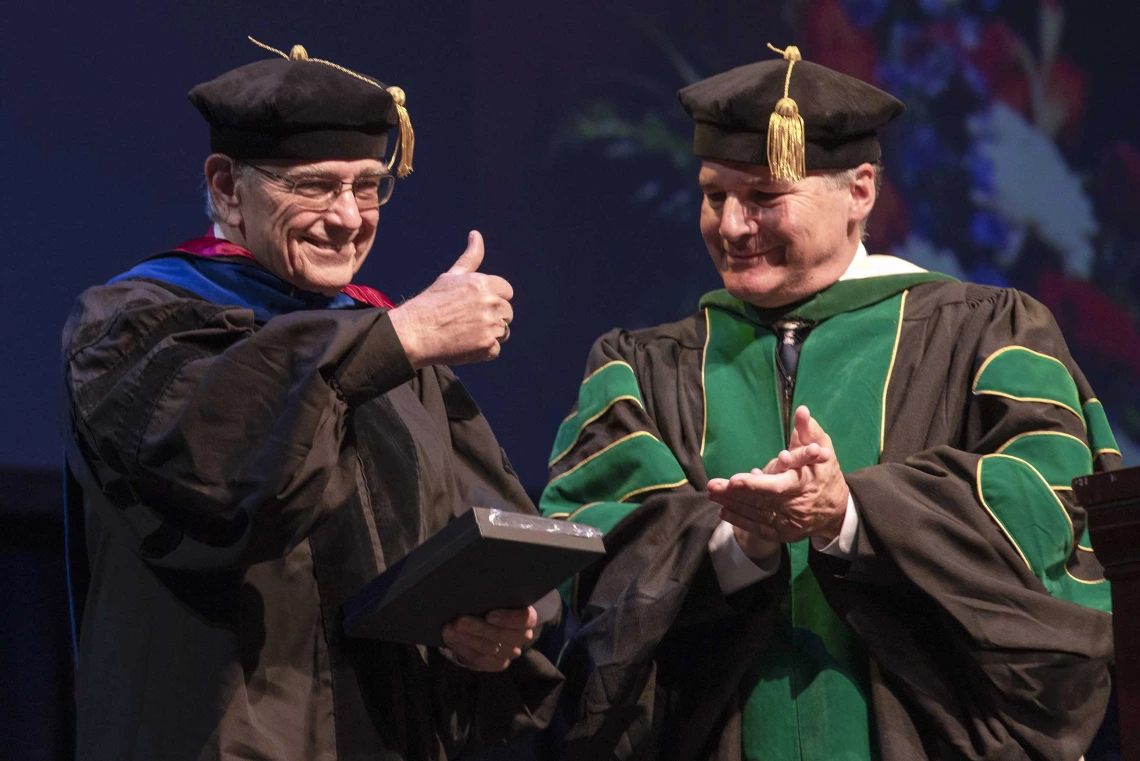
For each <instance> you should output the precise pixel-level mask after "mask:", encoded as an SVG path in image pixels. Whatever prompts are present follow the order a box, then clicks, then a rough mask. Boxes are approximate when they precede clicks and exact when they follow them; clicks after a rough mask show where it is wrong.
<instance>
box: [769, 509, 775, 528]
mask: <svg viewBox="0 0 1140 761" xmlns="http://www.w3.org/2000/svg"><path fill="white" fill-rule="evenodd" d="M775 522H776V513H775V512H771V513H768V525H769V526H771V525H772V524H774V523H775Z"/></svg>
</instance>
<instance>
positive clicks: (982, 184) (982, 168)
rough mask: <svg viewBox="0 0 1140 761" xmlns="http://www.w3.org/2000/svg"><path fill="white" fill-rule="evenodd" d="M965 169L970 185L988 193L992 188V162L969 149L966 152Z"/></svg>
mask: <svg viewBox="0 0 1140 761" xmlns="http://www.w3.org/2000/svg"><path fill="white" fill-rule="evenodd" d="M966 170H967V171H968V172H969V174H970V187H971V188H972V189H974V190H980V191H982V192H983V193H988V192H989V191H991V190H993V188H994V164H993V162H992V161H990V160H989V159H988V158H986V157H985V156H983V155H982V154H980V153H978V152H977V151H971V152H970V153H968V154H966Z"/></svg>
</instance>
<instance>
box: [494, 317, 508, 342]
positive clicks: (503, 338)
mask: <svg viewBox="0 0 1140 761" xmlns="http://www.w3.org/2000/svg"><path fill="white" fill-rule="evenodd" d="M510 337H511V324H510V323H509V322H507V321H506V320H503V335H501V336H499V337H498V338H496V339H495V340H496V341H498V342H499V343H501V344H505V343H506V342H507V339H508V338H510Z"/></svg>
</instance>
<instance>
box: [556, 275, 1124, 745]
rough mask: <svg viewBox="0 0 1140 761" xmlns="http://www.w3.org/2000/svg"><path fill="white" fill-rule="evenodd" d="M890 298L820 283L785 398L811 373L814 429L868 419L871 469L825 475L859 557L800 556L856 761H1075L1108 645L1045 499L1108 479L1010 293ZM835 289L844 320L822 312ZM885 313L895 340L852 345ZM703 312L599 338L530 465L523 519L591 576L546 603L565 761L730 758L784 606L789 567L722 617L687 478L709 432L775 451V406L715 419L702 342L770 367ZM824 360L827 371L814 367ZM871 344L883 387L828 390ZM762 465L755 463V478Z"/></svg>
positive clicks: (1050, 356)
mask: <svg viewBox="0 0 1140 761" xmlns="http://www.w3.org/2000/svg"><path fill="white" fill-rule="evenodd" d="M912 280H913V282H910V281H907V279H906V278H903V277H900V278H899V279H897V280H896V282H897V283H901V284H900V285H898V286H897V287H887V288H880V290H881V293H880V294H878V295H876V294H874V293H873V291H874V290H875V288H876V287H878V286H877V285H876V282H872V281H877V282H878V283H884V282H887V281H886V279H884V278H875V279H868V280H867V281H865V282H863V283H856V284H853V285H848V286H844V285H843V284H842V283H841V284H839V285H840V286H842V287H840V288H836V287H834V286H833V289H834V290H832V289H829V290H830V291H831V293H829V291H824V292H823V293H821V294H820V295H818V296H817V297H816V298H815V299H812V300H809V301H808V302H807V303H806V304H804V305H797V306H796V309H795V310H793V311H794V312H799V311H802V312H804V313H806V314H808V316H809V318H810V319H812V320H814V321H816V323H817V325H816V328H815V329H814V330H813V331H812V332H811V333H810V334H809V335H808V337H807V339H806V342H805V343H804V354H803V357H802V358H801V361H800V370H799V372H800V380H799V384H800V385H798V386H797V387H796V388H797V391H796V393H797V399H798V398H799V396H798V394H799V390H800V386H802V385H803V384H805V383H808V382H809V380H808V378H805V377H804V376H805V373H807V374H811V373H812V372H818V373H820V374H821V375H824V376H826V378H822V377H817V378H815V379H814V381H812V383H813V384H814V386H813V387H814V388H815V391H816V395H815V397H814V398H815V400H816V403H815V407H813V412H814V411H815V408H816V407H818V408H820V409H823V410H824V411H825V413H826V412H827V411H829V410H830V411H836V412H835V414H836V415H839V416H840V417H842V415H843V414H845V408H852V409H859V408H861V407H862V406H863V405H864V404H865V403H871V404H881V406H882V425H881V428H882V430H881V432H880V431H879V430H878V429H879V427H880V426H879V424H878V422H877V421H878V418H877V417H875V419H874V430H873V434H874V436H873V437H874V439H875V441H874V442H873V446H874V447H875V450H874V451H875V452H876V456H877V461H875V460H872V461H871V463H870V464H868V465H866V466H865V467H859V468H858V469H855V470H853V471H852V470H850V469H845V473H846V479H847V483H848V485H849V487H850V489H851V493H852V494H853V496H854V499H855V502H856V503H857V505H858V512H859V516H860V521H859V532H858V538H857V544H856V555H855V557H854V559H853V560H852V561H844V560H839V559H837V558H835V557H832V556H829V555H825V554H822V553H819V552H816V551H815V550H814V549H810V550H807V549H806V548H805V551H806V552H807V558H808V565H809V566H810V570H811V572H812V573H813V574H814V576H815V578H816V580H817V581H818V584H819V587H820V588H821V589H822V592H823V595H824V596H825V598H826V602H827V603H828V604H829V605H830V607H831V608H832V610H834V612H835V613H836V614H837V615H838V616H839V618H840V619H841V620H842V622H843V625H844V626H845V627H847V629H848V631H849V633H850V634H851V635H852V636H853V637H854V638H855V640H856V641H857V642H858V644H859V645H861V647H862V648H863V650H864V652H865V653H866V655H867V657H869V661H870V664H869V666H870V667H869V669H868V677H869V686H868V687H869V689H868V691H867V692H868V703H869V708H870V716H871V717H872V718H871V721H873V723H874V727H873V731H872V736H873V738H874V739H873V741H872V742H873V743H877V750H873V755H878V756H880V757H881V758H883V759H886V760H887V761H904V760H905V761H911V760H912V759H1074V761H1075V759H1077V758H1078V757H1080V756H1081V754H1082V753H1083V752H1084V750H1085V748H1086V747H1087V746H1088V743H1089V742H1090V740H1091V739H1092V737H1093V735H1094V733H1095V732H1096V729H1097V727H1098V726H1099V723H1100V721H1101V718H1102V716H1103V714H1104V710H1105V706H1106V702H1107V699H1108V692H1109V675H1108V668H1109V664H1110V662H1111V659H1112V638H1111V626H1110V615H1109V614H1108V613H1107V612H1105V611H1106V610H1107V608H1108V604H1107V582H1105V581H1103V578H1102V577H1103V573H1102V569H1101V568H1100V566H1099V564H1098V563H1097V562H1096V559H1095V557H1094V556H1093V554H1092V552H1091V549H1090V548H1089V547H1088V539H1087V531H1086V514H1085V512H1084V511H1083V510H1082V509H1081V508H1080V507H1079V506H1077V505H1076V504H1074V502H1073V500H1072V498H1071V491H1070V490H1069V489H1068V488H1067V487H1068V484H1069V479H1071V478H1072V477H1073V476H1075V475H1080V474H1081V472H1082V471H1083V472H1088V471H1091V470H1093V469H1096V470H1101V469H1106V468H1113V467H1118V466H1119V463H1120V457H1119V452H1118V451H1117V449H1116V445H1115V442H1114V441H1113V440H1112V437H1111V431H1109V430H1108V426H1107V420H1106V419H1105V417H1104V412H1103V410H1102V409H1101V408H1100V405H1099V402H1097V401H1096V400H1095V398H1094V396H1093V394H1092V391H1091V389H1090V388H1089V385H1088V383H1087V382H1086V380H1085V378H1084V376H1083V375H1082V374H1081V372H1080V370H1079V368H1077V366H1076V365H1075V364H1074V362H1073V360H1072V357H1071V356H1070V355H1069V352H1068V350H1067V349H1066V346H1065V343H1064V341H1063V339H1062V338H1061V336H1060V333H1059V331H1058V329H1057V326H1056V323H1055V322H1054V320H1053V319H1052V316H1051V315H1050V314H1049V313H1048V311H1047V310H1046V309H1045V308H1044V307H1043V306H1041V305H1040V304H1039V303H1037V302H1036V301H1034V300H1033V299H1031V298H1030V297H1028V296H1026V295H1024V294H1022V293H1019V292H1017V291H1013V290H1007V289H996V288H990V287H984V286H977V285H971V284H963V283H956V282H946V281H942V282H925V283H923V282H921V280H922V278H921V277H919V278H912ZM908 282H909V284H908ZM888 285H889V284H888ZM845 288H846V289H847V291H846V292H856V291H860V289H861V292H862V293H863V300H862V301H861V302H859V303H854V304H852V305H850V307H849V308H848V307H842V306H840V307H836V303H838V301H842V299H838V300H837V299H835V298H832V297H833V296H834V295H835V293H838V292H840V291H844V289H845ZM868 293H870V294H871V295H869V296H868V295H867V294H868ZM888 297H889V298H891V299H894V301H893V302H892V304H893V305H894V306H891V307H890V309H887V310H886V311H887V312H888V313H889V312H890V311H891V309H894V310H896V311H895V313H896V318H895V319H893V320H886V321H880V323H879V324H880V326H881V327H878V328H876V327H874V324H873V321H868V320H865V319H863V320H862V322H859V320H861V319H862V317H861V316H860V315H863V314H864V313H866V312H867V310H870V309H873V308H876V309H877V308H879V306H880V304H881V302H882V301H883V300H884V299H887V298H888ZM829 299H830V300H831V302H834V303H831V304H830V309H829V308H828V304H827V303H825V302H828V300H829ZM877 301H878V303H876V302H877ZM821 306H822V309H821V308H820V307H821ZM702 307H703V308H702V309H701V311H700V312H698V313H697V314H696V315H694V316H692V317H690V318H687V319H685V320H682V321H680V322H676V323H672V324H667V325H662V326H658V327H654V328H649V329H645V330H634V331H626V330H615V331H612V332H610V333H608V334H606V335H604V336H602V337H601V338H600V339H599V340H598V341H597V342H596V343H595V345H594V347H593V349H592V351H591V354H590V358H589V361H588V364H587V370H586V380H584V381H583V384H582V387H581V391H580V394H579V399H578V403H577V405H576V406H575V409H574V411H573V412H572V413H571V416H570V417H568V418H567V420H566V421H565V422H564V423H563V427H562V429H561V430H560V433H559V437H558V440H557V441H556V444H555V447H554V451H553V452H552V466H551V481H550V484H549V485H548V487H547V489H546V491H545V492H544V495H543V498H542V501H541V503H540V508H541V509H542V510H543V512H544V513H545V514H548V515H556V516H561V517H569V518H570V519H571V520H575V521H581V522H587V523H593V524H594V525H598V526H599V527H601V528H604V529H605V530H606V531H607V533H606V546H607V550H608V553H609V554H608V556H607V557H606V558H605V560H604V561H603V562H599V563H598V564H596V565H594V566H593V567H591V568H590V569H589V570H588V571H586V572H584V573H582V574H580V575H579V576H578V577H577V578H576V579H575V580H574V585H573V587H572V589H570V590H569V593H570V597H571V601H572V604H573V605H574V607H575V609H576V610H577V613H578V614H579V616H580V617H581V621H582V628H581V630H580V631H579V633H578V635H577V637H576V639H575V640H574V642H572V643H571V645H570V646H569V647H568V648H567V651H566V655H565V657H564V660H563V664H564V666H563V668H564V670H567V671H568V676H570V677H571V679H572V681H573V682H574V683H575V689H576V690H577V691H578V692H579V693H580V695H581V697H580V700H579V702H578V707H577V712H576V717H575V723H574V726H573V727H572V729H571V731H570V744H569V749H570V756H571V757H572V758H576V759H578V758H580V759H600V758H615V759H644V758H660V759H718V760H728V759H732V760H735V759H739V758H740V757H741V752H742V750H741V747H742V735H744V734H745V733H746V730H745V729H744V727H743V724H744V721H743V719H742V715H743V714H742V707H743V705H744V703H745V701H747V699H748V697H749V691H750V690H751V689H753V687H754V684H755V682H749V668H750V665H751V664H752V663H753V662H754V661H755V660H756V659H757V658H759V657H761V656H762V655H763V654H764V653H765V649H766V648H769V647H771V646H773V645H772V643H773V637H774V632H775V631H776V630H777V629H778V628H779V625H780V617H781V615H782V613H781V605H780V603H781V599H782V598H783V597H784V596H785V595H787V594H789V592H788V588H789V556H788V551H787V550H785V553H784V557H783V562H782V565H781V570H780V573H778V574H777V575H776V576H775V577H772V578H769V579H766V580H764V581H761V582H759V583H757V584H755V585H753V586H752V587H749V588H746V589H744V590H741V591H739V592H737V593H735V594H732V595H728V596H725V595H724V594H722V592H721V590H720V586H719V584H718V582H717V579H716V576H715V574H714V572H713V570H712V567H711V562H710V559H709V554H708V550H707V543H708V541H709V538H710V535H711V533H712V531H713V529H714V528H715V527H716V525H717V524H718V516H717V511H718V506H717V505H716V504H714V503H712V502H710V501H709V500H708V499H707V495H706V494H705V485H706V483H707V481H708V478H709V477H710V473H709V469H708V467H707V462H706V459H705V457H703V456H702V454H704V455H705V456H707V455H708V451H707V449H706V443H709V442H712V441H713V440H714V439H715V437H716V435H717V434H718V431H716V430H713V429H712V427H711V426H712V421H713V419H715V420H717V421H719V422H718V425H720V426H721V427H722V429H723V428H727V427H731V426H732V425H733V424H734V422H735V421H734V420H733V417H740V418H741V419H743V420H745V423H746V424H748V421H750V420H751V419H752V418H750V417H749V415H752V414H753V410H754V408H755V407H756V406H757V405H762V404H769V405H770V406H772V405H774V406H772V409H770V410H769V411H768V413H769V414H768V419H769V420H772V421H775V422H773V423H772V425H774V426H775V427H776V428H775V436H776V441H777V442H779V441H780V440H781V439H780V436H781V432H780V431H779V425H780V424H779V422H778V421H779V420H780V418H781V415H780V410H779V406H780V404H779V401H777V394H775V393H774V392H773V393H772V394H771V396H770V398H769V397H766V396H765V394H766V393H767V392H766V391H763V390H761V392H759V393H756V394H751V393H750V394H749V395H739V396H737V397H736V398H729V399H727V402H728V406H726V400H725V399H724V398H723V396H724V395H723V394H721V396H720V397H719V398H720V401H719V402H718V404H720V407H719V408H718V409H712V401H711V400H712V399H713V391H714V389H712V387H711V386H708V387H706V377H705V373H706V370H709V368H710V367H711V362H712V359H710V354H711V352H712V349H711V348H710V346H712V345H713V344H715V343H716V342H715V341H710V340H709V334H710V327H709V326H710V325H718V324H719V325H729V326H730V329H732V330H736V331H737V332H738V333H739V335H740V336H741V338H740V346H739V347H737V348H738V349H739V350H740V351H741V355H740V356H744V355H743V352H744V351H745V350H748V348H749V343H750V342H752V341H760V340H762V339H764V338H765V336H767V340H768V341H770V347H772V346H774V339H772V337H771V328H770V320H771V319H772V318H774V317H775V316H776V315H775V314H772V313H767V314H765V313H762V312H760V311H758V310H754V309H751V308H750V307H747V306H746V305H742V304H741V303H740V302H735V300H733V299H731V298H729V297H728V296H727V294H724V293H723V292H720V293H719V295H715V294H714V295H712V297H711V298H709V297H706V299H705V300H703V301H702ZM813 309H814V313H813ZM881 311H882V310H881V309H880V312H881ZM842 314H846V315H850V316H853V318H858V319H852V320H850V321H849V324H851V325H855V324H859V325H862V326H863V327H860V328H858V330H865V331H872V332H870V333H865V334H863V335H856V334H854V333H853V334H852V336H851V337H850V340H846V341H840V340H836V336H835V335H832V337H831V338H830V339H828V338H827V335H828V332H827V330H826V328H825V326H826V324H827V322H828V320H834V319H837V315H842ZM880 316H881V315H880ZM889 316H890V315H889V314H888V317H889ZM718 321H719V322H718ZM868 326H870V327H868ZM852 329H853V330H856V329H855V328H852ZM876 330H878V331H879V333H880V334H875V333H874V331H876ZM884 331H888V332H886V333H885V334H884ZM856 332H857V331H856ZM839 338H843V336H841V335H840V336H839ZM825 340H830V341H831V343H830V344H829V347H830V348H828V350H827V351H826V352H824V351H822V350H821V351H817V352H816V353H815V354H814V355H813V354H811V352H812V350H813V341H814V342H816V343H817V344H818V343H819V342H821V341H825ZM875 342H878V344H879V345H881V346H882V347H883V348H884V350H885V353H884V354H883V362H882V371H883V372H884V374H883V375H880V376H878V377H877V378H875V379H872V380H873V381H874V382H870V381H868V382H863V381H864V379H863V378H861V377H860V376H859V374H858V373H855V374H848V375H846V376H845V375H844V373H846V372H847V367H848V365H849V364H852V363H855V361H856V359H857V354H858V355H859V356H861V354H859V353H862V352H868V351H870V350H871V349H870V348H869V347H870V344H872V343H875ZM741 347H743V348H741ZM733 351H736V349H734V350H733ZM767 351H768V353H769V354H770V353H771V351H772V349H771V348H769V349H768V350H767ZM809 356H810V357H811V358H810V359H809ZM887 360H889V365H888V364H887ZM767 364H768V365H769V366H772V365H773V364H774V363H773V361H772V359H771V358H770V357H769V358H768V359H767ZM736 369H737V370H740V368H736ZM709 372H710V375H709V378H712V374H711V370H709ZM756 372H758V371H756V369H755V368H744V371H743V375H742V376H741V377H744V376H746V375H747V374H748V373H753V374H755V373H756ZM882 378H887V379H888V380H887V382H886V383H884V382H883V380H882ZM876 396H877V397H878V399H879V401H875V399H874V398H875V397H876ZM868 400H870V401H868ZM732 404H735V405H737V406H736V407H735V408H733V407H731V405H732ZM876 415H877V413H876ZM823 423H824V427H825V429H826V428H828V425H829V424H828V421H827V420H824V421H823ZM837 425H838V424H837ZM745 429H747V425H745ZM719 433H723V430H722V431H719ZM745 433H747V430H746V431H745ZM832 433H833V435H834V434H835V433H836V432H835V431H832ZM880 436H881V440H880ZM769 438H770V437H769ZM706 439H707V440H708V441H706ZM778 446H779V444H777V445H776V447H777V450H778ZM710 447H711V444H710ZM722 448H723V447H722ZM737 449H738V450H740V449H743V450H747V447H737ZM747 454H748V452H747V451H745V455H747ZM773 454H774V452H767V451H764V450H763V448H762V447H757V448H756V450H755V452H754V454H753V455H752V456H753V457H754V462H753V463H752V465H753V466H754V467H763V466H764V464H765V463H766V462H767V460H768V458H769V457H770V456H772V455H773ZM839 455H840V465H841V466H843V465H844V452H843V451H842V449H841V450H840V451H839ZM735 456H736V457H737V462H741V460H740V459H739V458H740V456H741V455H740V454H739V452H738V453H737V454H736V455H735ZM745 460H746V461H747V456H745ZM729 474H730V473H714V475H717V476H724V475H729ZM1098 608H1099V609H1098ZM753 746H754V747H759V748H761V749H762V748H763V747H764V738H753ZM760 757H762V756H760Z"/></svg>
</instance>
